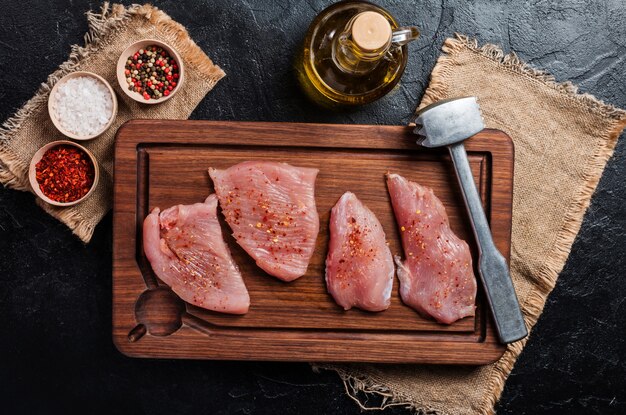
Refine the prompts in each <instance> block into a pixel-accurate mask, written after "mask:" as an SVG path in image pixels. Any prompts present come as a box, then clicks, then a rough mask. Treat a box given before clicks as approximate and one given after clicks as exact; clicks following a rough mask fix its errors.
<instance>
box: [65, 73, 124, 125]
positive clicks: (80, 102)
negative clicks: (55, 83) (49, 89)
mask: <svg viewBox="0 0 626 415" xmlns="http://www.w3.org/2000/svg"><path fill="white" fill-rule="evenodd" d="M53 108H54V114H55V115H56V119H57V121H58V122H59V124H60V125H61V127H62V128H63V129H64V130H66V131H68V132H70V133H72V134H75V135H77V136H80V137H88V136H92V135H96V134H98V133H100V132H102V130H103V129H104V127H105V126H106V125H107V123H108V122H109V120H110V119H111V117H112V116H113V99H112V97H111V93H110V92H109V89H108V88H107V87H106V85H104V84H103V83H102V82H100V81H99V80H97V79H95V78H91V77H87V76H78V77H76V78H70V79H68V80H67V81H65V82H63V83H62V84H61V85H59V87H58V88H57V90H56V92H55V94H54V97H53Z"/></svg>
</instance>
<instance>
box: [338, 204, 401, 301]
mask: <svg viewBox="0 0 626 415" xmlns="http://www.w3.org/2000/svg"><path fill="white" fill-rule="evenodd" d="M393 274H394V265H393V257H392V255H391V251H390V250H389V247H388V246H387V242H386V239H385V232H384V231H383V227H382V225H381V224H380V222H379V221H378V219H377V218H376V216H375V215H374V213H373V212H372V211H371V210H369V209H368V208H367V206H365V205H364V204H363V203H361V201H360V200H359V199H358V198H357V197H356V196H355V195H354V194H353V193H350V192H346V193H344V194H343V196H341V198H340V199H339V201H338V202H337V204H336V205H335V206H334V207H333V209H332V210H331V213H330V243H329V246H328V256H327V258H326V286H327V288H328V292H329V293H330V294H331V295H332V296H333V298H334V299H335V301H336V302H337V304H339V305H340V306H341V307H343V308H344V309H345V310H349V309H350V308H352V307H358V308H360V309H363V310H368V311H383V310H386V309H387V308H388V307H389V304H390V302H391V300H390V299H391V288H392V286H393Z"/></svg>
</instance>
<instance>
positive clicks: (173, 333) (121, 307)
mask: <svg viewBox="0 0 626 415" xmlns="http://www.w3.org/2000/svg"><path fill="white" fill-rule="evenodd" d="M152 131H159V134H158V135H154V134H152V133H151V132H152ZM466 144H467V151H468V154H469V158H470V164H471V167H472V171H473V173H474V177H475V179H476V182H477V184H478V186H479V192H480V194H481V197H482V200H483V204H484V206H485V209H486V213H487V217H488V218H489V220H490V223H491V226H492V232H493V235H494V240H495V242H496V245H497V246H498V248H499V249H500V250H501V252H502V253H503V255H504V256H505V257H506V258H508V256H509V252H510V238H511V198H512V184H513V183H512V181H513V144H512V142H511V140H510V138H509V137H508V136H506V134H504V133H502V132H500V131H496V130H484V131H483V132H481V133H479V134H477V135H476V136H474V137H472V138H471V139H469V140H468V141H467V143H466ZM115 152H116V154H115V160H116V165H115V188H114V194H115V196H114V235H113V237H114V244H113V339H114V342H115V344H116V346H117V347H118V349H119V350H120V351H122V352H123V353H125V354H127V355H129V356H137V357H169V358H203V359H240V360H292V361H359V362H381V363H382V362H394V363H417V362H422V363H454V364H483V363H488V362H492V361H494V360H496V359H497V358H499V357H500V356H501V354H502V353H503V352H504V349H505V348H504V346H503V345H501V344H499V343H498V341H497V338H496V335H495V332H494V328H493V325H492V322H491V318H490V316H489V311H488V307H487V305H486V303H485V301H484V299H483V297H482V294H480V290H481V288H480V283H479V296H478V298H477V312H476V316H475V317H468V318H465V319H463V320H460V321H458V322H456V323H454V324H452V325H449V326H445V325H441V324H438V323H436V322H434V321H431V320H428V319H425V318H422V317H421V316H419V315H418V314H417V313H416V312H414V311H413V310H412V309H410V308H408V307H406V306H404V305H403V304H402V302H401V301H400V299H399V295H398V281H397V279H396V280H395V281H394V289H393V294H392V299H391V307H390V308H389V309H388V310H387V311H385V312H382V313H369V312H364V311H360V310H349V311H343V310H342V309H341V308H340V307H339V306H337V305H336V304H335V303H334V301H333V300H332V298H331V297H330V296H329V295H328V293H327V292H326V287H325V283H324V260H325V257H326V249H327V244H328V220H329V214H330V208H331V207H332V206H333V205H334V204H335V203H336V201H337V200H338V198H339V197H340V196H341V195H342V194H343V193H344V192H345V191H347V190H350V191H352V192H354V193H355V194H356V195H357V196H358V197H359V198H360V199H361V200H362V201H363V202H364V203H365V204H366V205H367V206H368V207H369V208H370V209H371V210H372V211H373V212H374V213H375V214H376V215H377V217H378V219H379V220H380V222H381V223H382V225H383V228H384V230H385V232H386V234H387V240H388V242H389V246H390V248H391V251H392V253H394V254H399V253H400V254H401V253H402V249H401V242H400V238H399V235H398V230H397V228H396V223H395V219H394V217H393V212H392V209H391V205H390V201H389V195H388V193H387V189H386V186H385V180H384V179H385V178H384V174H385V173H386V172H388V171H389V172H394V173H399V174H401V175H404V176H405V177H407V178H408V179H410V180H414V181H417V182H419V183H420V184H423V185H426V186H429V187H432V188H433V189H434V191H435V194H436V195H437V196H438V197H439V198H440V199H441V200H442V202H443V204H444V205H445V206H446V210H447V212H448V215H449V217H450V223H451V226H452V229H453V230H454V231H455V232H456V233H457V235H459V236H460V237H461V238H463V239H465V240H466V241H467V242H468V243H469V244H470V247H471V249H472V253H473V258H474V262H476V260H477V251H476V244H475V242H474V239H473V235H472V231H471V227H470V223H469V219H468V217H467V214H466V211H465V207H464V205H463V198H462V196H461V192H460V189H459V187H458V184H457V182H456V177H455V175H454V171H453V168H452V165H451V161H450V159H449V157H448V155H447V151H446V150H445V149H435V150H427V149H423V148H420V147H418V146H417V145H416V144H415V139H414V136H413V135H412V134H411V132H410V129H409V128H408V127H395V126H363V125H324V124H289V123H255V122H247V123H243V122H236V123H235V122H212V121H142V120H137V121H131V122H129V123H127V124H125V125H124V126H123V127H122V128H120V130H119V132H118V135H117V141H116V149H115ZM255 159H256V160H273V161H283V162H287V163H290V164H292V165H295V166H303V167H315V168H318V169H319V170H320V173H319V175H318V179H317V181H316V189H315V191H316V203H317V208H318V212H319V214H320V234H319V236H318V240H317V245H316V251H315V253H314V255H313V258H312V260H311V263H310V265H309V268H308V270H307V273H306V274H305V275H304V276H303V277H301V278H300V279H298V280H296V281H294V282H291V283H285V282H282V281H278V280H277V279H275V278H273V277H270V276H268V275H267V274H265V273H264V272H263V271H262V270H261V269H259V268H258V267H257V266H256V265H255V264H254V261H253V260H252V259H250V258H249V257H248V255H247V254H246V253H245V252H244V251H243V250H242V249H241V248H240V247H239V246H238V245H237V244H236V243H235V241H234V239H233V238H232V237H231V236H230V230H229V229H228V227H227V225H224V227H223V230H224V234H225V235H226V241H227V243H228V245H229V247H230V249H231V251H232V253H233V257H234V259H235V261H236V262H237V264H238V265H239V267H240V269H241V272H242V274H243V276H244V281H245V283H246V286H247V287H248V290H249V292H250V297H251V307H250V311H249V312H248V314H246V315H244V316H232V315H225V314H219V313H215V312H211V311H207V310H204V309H200V308H198V307H194V306H191V305H189V304H184V305H183V306H182V307H181V306H180V304H179V303H178V301H179V300H177V299H176V297H175V296H171V295H167V293H165V292H163V291H162V290H163V288H160V289H159V290H158V291H157V293H154V294H158V295H152V294H153V291H154V289H155V288H156V287H157V286H162V285H163V284H162V283H161V282H160V281H158V279H157V278H156V277H155V276H154V274H153V273H152V270H151V268H150V264H149V263H148V262H147V261H146V259H145V257H144V255H143V249H142V246H141V237H140V236H141V226H142V222H143V218H144V217H145V216H146V215H147V213H148V212H149V210H150V209H152V208H154V207H156V206H158V207H160V208H162V209H164V208H167V207H170V206H172V205H175V204H188V203H195V202H199V201H202V200H204V199H205V198H206V196H207V195H208V194H210V193H211V192H213V185H212V182H211V180H210V178H209V177H208V174H207V169H208V167H216V168H226V167H229V166H231V165H233V164H236V163H239V162H241V161H245V160H255ZM474 265H475V264H474ZM150 289H151V290H153V291H148V293H145V294H144V295H143V296H142V293H144V291H146V290H150ZM140 296H141V297H142V299H141V301H138V299H139V297H140ZM138 324H140V326H139V327H137V325H138ZM131 332H132V333H131ZM146 332H147V334H145V335H144V333H146ZM129 334H131V335H130V338H131V339H132V340H134V341H130V340H129Z"/></svg>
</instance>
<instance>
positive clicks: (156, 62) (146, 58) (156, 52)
mask: <svg viewBox="0 0 626 415" xmlns="http://www.w3.org/2000/svg"><path fill="white" fill-rule="evenodd" d="M124 74H125V75H126V82H127V83H128V90H129V91H134V92H138V93H140V94H141V95H142V96H143V98H144V99H145V100H146V101H149V100H151V99H159V98H162V97H164V96H165V97H166V96H168V95H169V94H170V93H171V92H172V91H173V90H174V88H176V85H177V84H178V80H179V78H180V71H179V67H178V63H177V62H176V60H175V59H174V58H173V57H171V56H170V55H169V53H168V52H167V51H166V50H165V49H163V48H161V47H158V46H155V45H150V46H146V48H145V49H139V50H138V51H137V52H135V53H134V54H133V55H132V56H129V57H128V59H127V60H126V65H125V70H124Z"/></svg>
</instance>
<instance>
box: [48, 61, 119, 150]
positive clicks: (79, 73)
mask: <svg viewBox="0 0 626 415" xmlns="http://www.w3.org/2000/svg"><path fill="white" fill-rule="evenodd" d="M80 76H82V77H90V78H94V79H96V80H98V81H100V82H101V83H102V84H104V85H105V86H106V87H107V89H108V90H109V93H110V94H111V100H112V101H113V112H112V113H111V118H110V119H109V122H107V124H106V125H105V126H104V127H103V128H102V131H99V132H98V133H96V134H92V135H89V136H80V135H76V134H74V133H72V132H70V131H67V130H65V129H64V128H63V127H62V126H61V123H60V122H59V120H58V119H57V117H56V111H55V108H54V99H53V97H54V94H55V93H56V91H57V89H58V88H59V86H60V85H63V83H64V82H66V81H68V80H70V79H72V78H77V77H80ZM48 114H50V119H51V120H52V123H53V124H54V126H55V127H56V128H57V130H59V131H60V132H61V133H62V134H63V135H65V136H67V137H69V138H73V139H74V140H91V139H92V138H95V137H97V136H99V135H100V134H102V133H103V132H105V131H106V130H108V129H109V127H110V126H111V124H113V121H114V120H115V116H116V115H117V97H116V95H115V91H113V88H111V85H110V84H109V83H108V82H107V81H106V80H105V79H104V78H103V77H101V76H100V75H96V74H95V73H92V72H85V71H77V72H72V73H70V74H67V75H65V76H64V77H63V78H61V79H60V80H59V81H58V82H57V83H56V84H55V85H54V87H53V88H52V91H50V96H49V97H48Z"/></svg>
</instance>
